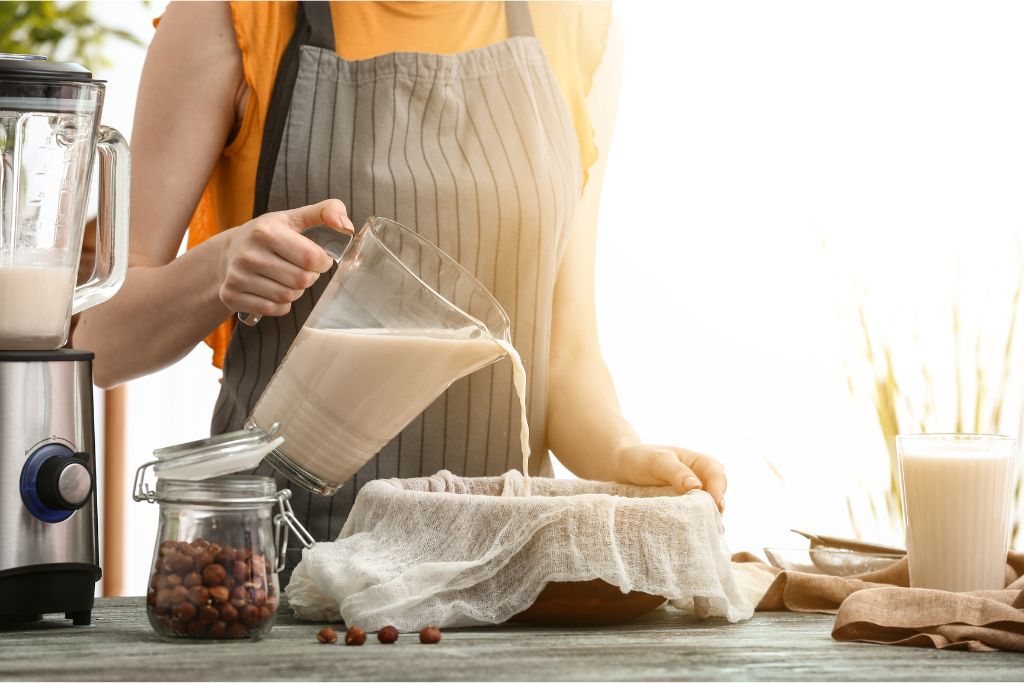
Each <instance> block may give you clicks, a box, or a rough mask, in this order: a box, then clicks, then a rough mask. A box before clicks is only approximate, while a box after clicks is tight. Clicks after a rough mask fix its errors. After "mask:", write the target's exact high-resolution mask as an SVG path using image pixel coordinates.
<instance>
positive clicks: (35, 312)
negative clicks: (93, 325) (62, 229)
mask: <svg viewBox="0 0 1024 683" xmlns="http://www.w3.org/2000/svg"><path fill="white" fill-rule="evenodd" d="M74 288H75V270H74V268H59V267H34V266H6V265H0V349H47V348H57V347H59V346H60V345H61V344H62V343H63V341H64V326H65V325H67V322H68V313H69V312H70V309H71V296H72V292H73V291H74Z"/></svg>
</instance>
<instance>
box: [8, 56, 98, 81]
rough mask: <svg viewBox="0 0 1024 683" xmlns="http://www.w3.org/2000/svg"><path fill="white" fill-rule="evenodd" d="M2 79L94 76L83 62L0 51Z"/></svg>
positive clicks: (29, 79) (58, 78) (44, 79)
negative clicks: (53, 60)
mask: <svg viewBox="0 0 1024 683" xmlns="http://www.w3.org/2000/svg"><path fill="white" fill-rule="evenodd" d="M2 80H16V81H93V77H92V72H90V71H89V70H88V69H86V68H85V67H84V66H82V65H81V64H75V63H73V62H51V61H50V60H48V59H47V58H46V57H45V56H43V55H15V54H8V53H5V52H0V81H2ZM100 82H102V81H100Z"/></svg>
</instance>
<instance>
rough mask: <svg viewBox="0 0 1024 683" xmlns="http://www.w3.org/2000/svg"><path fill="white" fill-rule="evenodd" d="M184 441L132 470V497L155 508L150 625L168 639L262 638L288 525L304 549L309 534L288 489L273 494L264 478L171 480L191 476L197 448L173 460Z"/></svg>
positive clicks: (273, 605) (270, 620) (270, 621)
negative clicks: (150, 479) (153, 475)
mask: <svg viewBox="0 0 1024 683" xmlns="http://www.w3.org/2000/svg"><path fill="white" fill-rule="evenodd" d="M189 446H190V445H189V444H186V445H185V446H184V447H180V446H179V447H174V448H172V449H163V450H162V451H158V456H159V455H161V454H163V455H167V454H168V453H169V452H171V453H172V454H173V456H175V457H172V458H165V459H162V460H156V461H153V462H150V463H146V464H145V465H143V466H142V467H140V468H139V470H138V471H137V472H136V479H135V493H134V498H135V500H137V501H148V502H151V503H153V502H155V503H158V504H159V506H160V525H159V528H158V530H157V537H156V543H155V547H154V550H153V561H152V565H151V567H152V568H151V571H150V580H149V586H148V588H147V593H146V613H147V615H148V617H149V623H150V624H151V625H152V626H153V629H154V630H155V631H156V632H157V633H158V634H159V635H161V636H163V637H165V638H173V639H179V638H187V639H198V640H243V639H244V640H255V639H259V638H261V637H262V636H263V635H264V634H266V633H267V632H268V631H269V630H270V629H271V627H272V626H273V625H274V621H275V619H276V617H277V610H278V606H279V604H280V600H279V592H280V589H279V584H278V579H277V573H278V572H279V571H280V570H281V569H283V568H284V558H285V555H286V550H287V543H288V531H289V529H290V530H292V531H295V532H296V533H297V534H298V535H299V537H300V538H301V539H302V541H303V543H304V544H305V545H307V546H310V545H312V538H311V537H310V536H309V534H308V532H306V530H305V529H304V528H303V527H302V526H301V525H300V524H299V522H298V520H296V519H295V517H294V515H293V514H292V510H291V505H290V504H289V503H288V499H289V498H290V497H291V491H289V490H287V489H284V490H282V491H278V490H277V487H276V486H275V484H274V480H273V479H271V478H269V477H259V476H253V475H238V474H235V475H227V476H223V475H222V476H217V477H216V478H213V479H194V480H188V479H177V478H168V477H167V476H166V475H167V474H175V473H176V474H179V475H180V474H183V473H185V474H188V473H189V472H191V473H192V474H193V475H195V470H196V457H195V453H194V451H192V452H190V453H187V454H186V457H184V458H181V457H177V456H180V455H181V454H182V452H185V451H189V448H188V447H189ZM209 455H210V454H209V453H207V457H208V458H209ZM169 460H171V461H175V460H176V462H175V463H174V464H176V465H179V466H178V467H177V468H174V467H171V466H170V465H171V464H172V463H171V462H169ZM213 460H214V461H216V462H219V463H223V462H224V460H225V458H223V457H220V458H213ZM161 465H163V468H161ZM150 466H155V467H154V470H155V471H156V472H157V474H158V477H159V478H158V479H157V483H156V489H155V490H153V489H151V488H150V487H149V486H148V485H147V484H146V481H145V479H146V470H147V468H149V467H150ZM161 469H163V472H161ZM275 505H276V506H278V507H279V508H280V512H279V513H278V514H277V515H275V514H274V507H275Z"/></svg>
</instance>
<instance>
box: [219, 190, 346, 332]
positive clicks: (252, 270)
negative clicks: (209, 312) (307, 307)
mask: <svg viewBox="0 0 1024 683" xmlns="http://www.w3.org/2000/svg"><path fill="white" fill-rule="evenodd" d="M314 225H326V226H328V227H330V228H333V229H335V230H338V231H340V232H345V233H348V234H352V233H353V232H354V230H355V229H354V227H353V225H352V221H351V220H349V217H348V213H347V211H346V209H345V205H344V204H343V203H342V202H341V200H339V199H326V200H324V201H322V202H320V203H319V204H311V205H309V206H301V207H299V208H297V209H289V210H287V211H274V212H270V213H265V214H263V215H262V216H259V217H257V218H254V219H252V220H251V221H249V222H248V223H246V224H244V225H240V226H238V227H236V228H232V229H230V230H227V231H225V232H223V233H221V234H222V235H223V238H224V239H225V241H226V244H225V247H224V250H223V252H222V253H223V258H222V260H221V286H220V300H221V302H222V303H223V304H224V305H225V306H227V307H228V308H229V309H230V310H231V311H233V312H238V311H245V312H247V313H258V314H260V315H273V316H278V315H285V314H286V313H288V312H289V311H290V310H291V307H292V302H294V301H295V300H297V299H298V298H299V297H300V296H302V293H303V292H304V291H306V289H307V288H308V287H309V286H310V285H312V284H313V283H314V282H316V280H317V278H319V277H320V274H321V273H325V272H327V271H328V270H330V268H331V266H332V265H334V260H333V259H332V258H331V257H330V256H328V255H327V252H325V251H324V250H323V249H322V248H321V247H320V246H319V245H318V244H317V243H316V242H314V241H313V240H311V239H309V238H307V237H304V236H303V235H302V234H300V233H301V232H302V231H303V230H305V229H306V228H310V227H313V226H314Z"/></svg>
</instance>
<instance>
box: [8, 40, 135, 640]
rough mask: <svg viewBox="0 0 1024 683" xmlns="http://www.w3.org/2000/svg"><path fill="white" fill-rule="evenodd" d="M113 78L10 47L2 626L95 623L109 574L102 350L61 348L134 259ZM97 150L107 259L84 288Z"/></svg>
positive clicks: (101, 237)
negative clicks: (49, 618)
mask: <svg viewBox="0 0 1024 683" xmlns="http://www.w3.org/2000/svg"><path fill="white" fill-rule="evenodd" d="M105 87H106V86H105V83H104V82H103V81H98V80H95V79H93V77H92V74H91V73H90V72H89V71H87V70H86V69H85V68H83V67H81V66H79V65H77V64H69V63H58V62H51V61H49V60H47V59H46V58H45V57H41V56H32V55H6V54H0V621H7V622H14V621H33V620H35V619H39V618H40V617H41V616H42V615H43V614H49V613H54V612H56V613H61V612H63V613H64V615H65V617H66V618H68V619H71V620H72V622H73V623H74V624H75V625H85V624H88V623H89V622H90V619H91V610H92V605H93V594H94V592H95V584H96V581H98V580H99V578H100V576H101V571H100V567H99V551H98V538H97V537H98V533H97V509H96V485H95V480H96V475H95V473H96V449H95V439H94V434H93V406H92V358H93V354H92V353H90V352H88V351H82V350H78V349H66V348H62V347H63V346H64V345H65V344H66V343H67V340H68V331H69V327H70V322H71V316H72V315H73V314H75V313H80V312H81V311H83V310H85V309H86V308H89V307H90V306H95V305H97V304H99V303H102V302H103V301H106V300H107V299H109V298H110V297H111V296H113V294H114V293H115V292H116V291H117V289H118V288H119V287H120V286H121V283H122V282H123V280H124V277H125V273H126V270H127V265H128V250H127V237H128V146H127V143H126V142H125V141H124V138H123V137H122V136H121V134H120V133H118V132H117V131H116V130H114V129H112V128H108V127H106V126H101V125H99V121H100V114H101V112H102V108H103V95H104V90H105ZM97 150H98V151H99V167H100V178H99V183H98V185H99V190H100V191H99V195H100V196H99V220H98V230H97V237H96V245H97V246H96V265H95V267H94V270H93V272H92V273H91V274H90V276H89V277H88V278H86V279H85V282H84V283H83V284H82V285H80V286H76V282H77V280H78V263H79V258H80V256H81V250H82V240H83V236H84V231H85V214H86V209H87V205H88V193H87V190H88V188H89V182H90V176H91V173H92V167H93V160H94V158H95V156H96V154H95V153H96V152H97Z"/></svg>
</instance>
